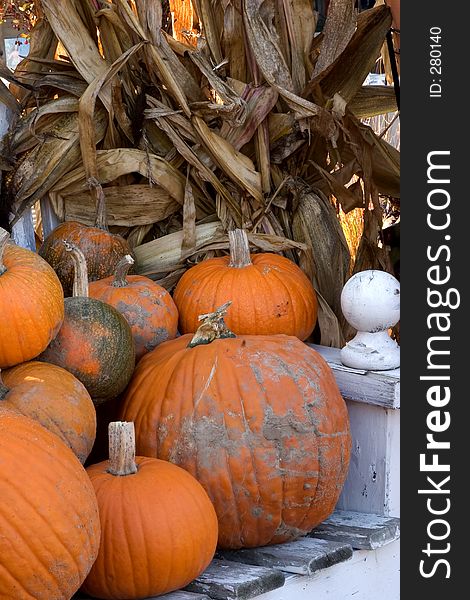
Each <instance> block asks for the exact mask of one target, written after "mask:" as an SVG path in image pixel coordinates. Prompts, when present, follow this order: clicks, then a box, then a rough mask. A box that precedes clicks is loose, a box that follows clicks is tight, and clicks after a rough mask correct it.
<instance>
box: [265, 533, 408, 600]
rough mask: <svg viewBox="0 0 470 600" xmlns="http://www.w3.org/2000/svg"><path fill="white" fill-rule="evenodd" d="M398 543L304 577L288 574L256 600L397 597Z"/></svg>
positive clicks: (359, 553) (386, 599) (390, 599)
mask: <svg viewBox="0 0 470 600" xmlns="http://www.w3.org/2000/svg"><path fill="white" fill-rule="evenodd" d="M399 598H400V542H399V540H397V541H396V542H392V543H391V544H387V545H386V546H383V547H382V548H379V549H377V550H357V551H356V552H354V554H353V557H352V558H351V559H350V560H348V561H346V562H343V563H340V564H338V565H333V566H332V567H330V568H328V569H323V570H321V571H318V572H317V573H315V574H313V575H311V576H309V577H305V576H301V575H292V576H288V577H287V578H286V581H285V583H284V586H283V587H281V588H278V589H276V590H273V591H271V592H266V593H265V594H261V595H259V596H257V597H256V600H377V599H380V600H399Z"/></svg>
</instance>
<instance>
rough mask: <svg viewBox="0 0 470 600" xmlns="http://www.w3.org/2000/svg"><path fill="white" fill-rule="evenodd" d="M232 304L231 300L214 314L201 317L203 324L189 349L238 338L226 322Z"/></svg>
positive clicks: (190, 343)
mask: <svg viewBox="0 0 470 600" xmlns="http://www.w3.org/2000/svg"><path fill="white" fill-rule="evenodd" d="M231 304H232V301H231V300H229V301H228V302H226V303H225V304H222V306H219V308H217V309H216V310H215V311H214V312H212V313H207V314H205V315H199V317H198V319H199V321H203V322H202V324H201V325H199V327H198V330H197V331H196V333H195V334H194V336H193V338H192V340H191V341H190V342H189V344H188V348H194V347H196V346H201V345H202V344H210V343H211V342H213V341H214V340H220V339H223V338H234V337H236V335H235V334H234V333H233V331H230V329H229V328H228V327H227V325H226V324H225V321H224V317H225V315H226V314H227V310H228V309H229V307H230V305H231Z"/></svg>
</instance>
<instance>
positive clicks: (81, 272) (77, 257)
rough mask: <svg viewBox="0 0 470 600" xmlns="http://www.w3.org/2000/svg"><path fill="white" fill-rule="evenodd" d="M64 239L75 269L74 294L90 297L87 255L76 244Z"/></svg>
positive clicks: (74, 295)
mask: <svg viewBox="0 0 470 600" xmlns="http://www.w3.org/2000/svg"><path fill="white" fill-rule="evenodd" d="M62 241H63V243H64V246H65V249H66V250H67V252H70V255H71V257H72V260H73V264H74V269H75V275H74V278H73V291H72V295H73V297H74V298H77V297H80V298H88V269H87V264H86V258H85V255H84V254H83V252H82V251H81V250H80V248H77V246H75V245H74V244H71V243H70V242H67V241H66V240H62Z"/></svg>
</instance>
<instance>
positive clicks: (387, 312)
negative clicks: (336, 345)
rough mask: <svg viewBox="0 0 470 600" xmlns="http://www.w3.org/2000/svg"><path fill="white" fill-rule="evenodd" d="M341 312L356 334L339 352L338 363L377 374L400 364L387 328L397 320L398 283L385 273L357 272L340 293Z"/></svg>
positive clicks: (395, 347) (398, 350)
mask: <svg viewBox="0 0 470 600" xmlns="http://www.w3.org/2000/svg"><path fill="white" fill-rule="evenodd" d="M341 309H342V311H343V314H344V316H345V318H346V319H347V321H348V323H350V324H351V325H352V326H353V327H354V328H355V329H357V334H356V337H355V338H354V339H352V340H351V341H350V342H348V343H347V344H346V346H345V347H344V348H343V349H342V350H341V362H342V363H343V364H344V365H346V366H348V367H352V368H355V369H367V370H373V371H380V370H386V369H396V368H397V367H398V366H399V365H400V348H399V346H398V344H397V343H396V342H395V340H392V338H391V337H390V336H389V334H388V331H387V330H388V329H389V328H391V327H393V326H394V325H396V324H397V323H398V321H399V320H400V283H399V281H398V280H397V279H395V277H393V275H390V274H389V273H385V272H384V271H376V270H368V271H361V272H359V273H356V274H355V275H353V276H352V277H351V279H349V280H348V281H347V283H346V285H345V286H344V288H343V291H342V293H341Z"/></svg>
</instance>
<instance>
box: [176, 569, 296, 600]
mask: <svg viewBox="0 0 470 600" xmlns="http://www.w3.org/2000/svg"><path fill="white" fill-rule="evenodd" d="M284 581H285V576H284V574H283V573H282V572H281V571H279V570H277V569H266V568H265V567H255V566H252V565H246V564H241V563H237V562H231V561H228V560H219V559H214V560H213V561H212V562H211V564H210V565H209V566H208V568H207V569H206V570H205V571H204V573H202V574H201V575H200V576H199V577H198V578H197V579H195V580H194V581H192V582H191V583H190V584H189V585H188V586H187V587H186V588H185V590H187V591H190V592H199V593H202V594H207V595H208V596H210V597H211V598H215V599H216V600H248V598H254V597H255V596H258V595H260V594H264V593H265V592H269V591H271V590H274V589H276V588H279V587H282V586H283V585H284Z"/></svg>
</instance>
